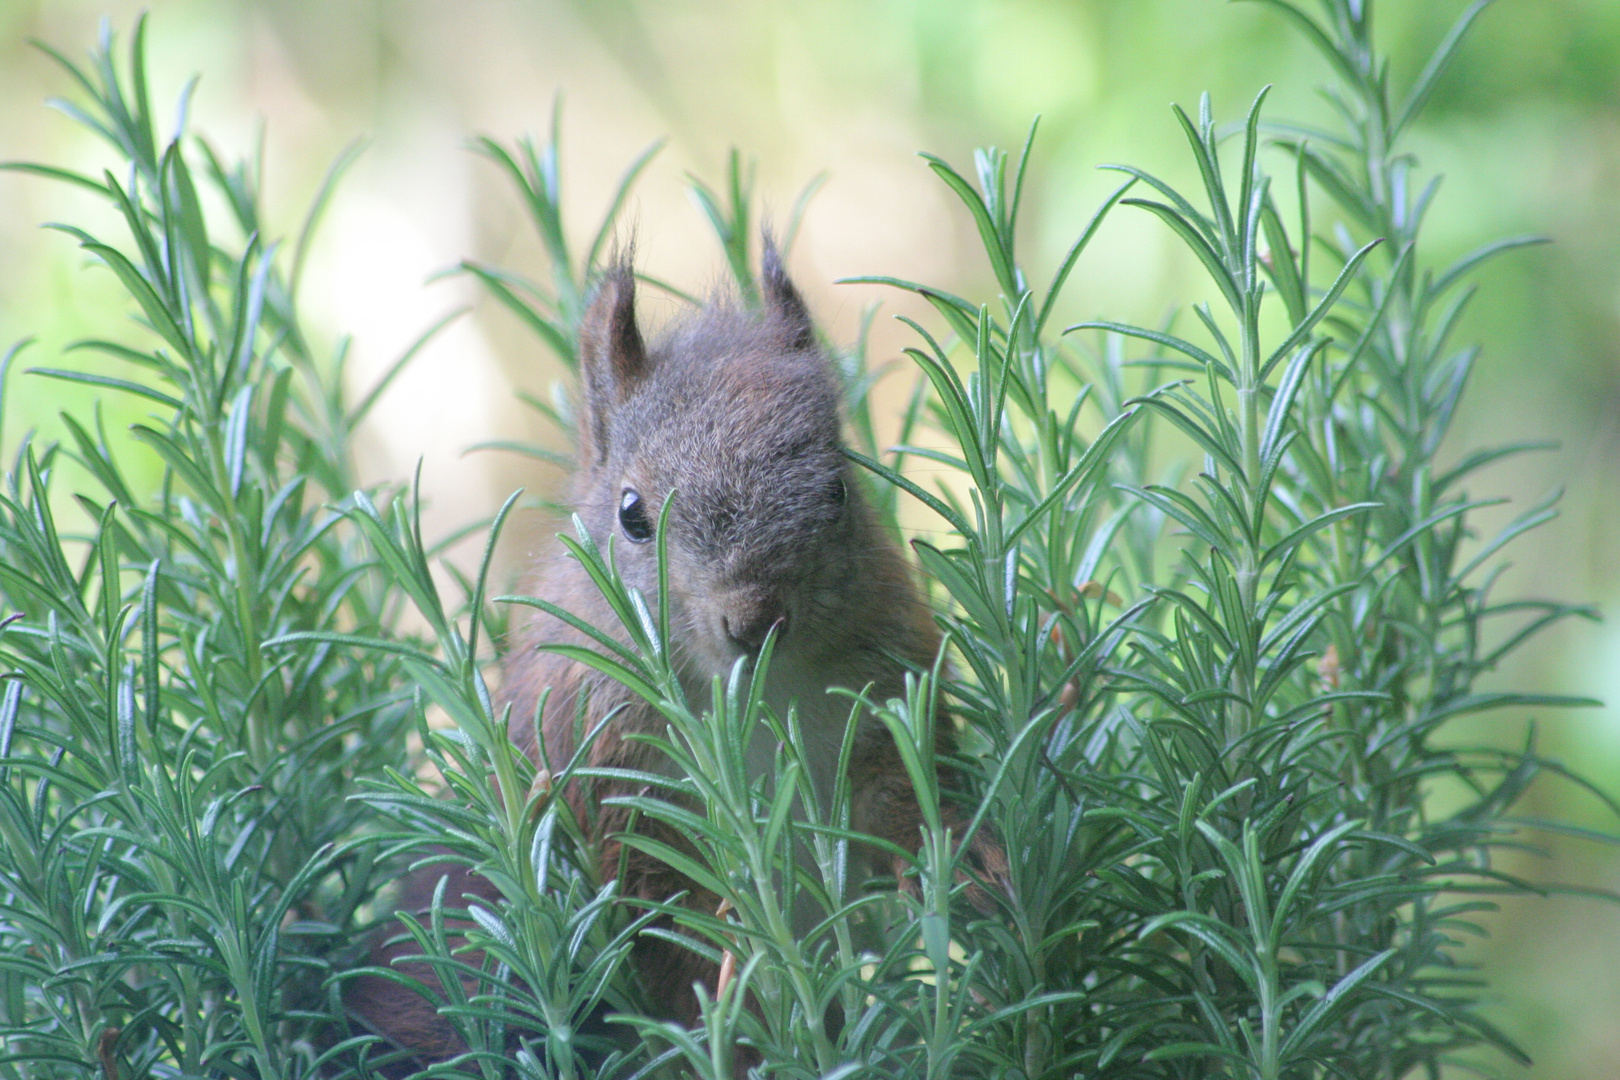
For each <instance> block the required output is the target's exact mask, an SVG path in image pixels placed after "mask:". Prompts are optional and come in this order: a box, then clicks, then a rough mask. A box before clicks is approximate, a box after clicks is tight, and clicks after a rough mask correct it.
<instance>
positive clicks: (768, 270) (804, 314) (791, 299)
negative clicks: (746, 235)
mask: <svg viewBox="0 0 1620 1080" xmlns="http://www.w3.org/2000/svg"><path fill="white" fill-rule="evenodd" d="M760 238H761V240H762V241H763V242H764V243H763V248H764V254H763V255H762V256H761V257H760V276H761V277H762V278H763V279H764V284H765V308H766V310H767V311H768V312H769V313H770V315H771V317H772V318H773V319H775V320H776V321H777V322H779V323H781V324H782V326H783V327H784V328H786V330H787V331H788V341H789V342H790V343H791V344H792V346H793V348H795V349H810V348H814V347H815V344H816V328H815V326H814V325H813V324H812V323H811V322H810V309H809V308H807V307H806V306H805V303H804V297H802V296H800V295H799V290H798V289H797V288H795V287H794V285H793V281H792V279H790V278H789V277H788V275H787V271H786V270H785V269H783V267H782V256H781V255H780V254H779V253H778V252H777V250H776V238H775V237H774V236H772V235H771V231H770V229H762V230H761V236H760Z"/></svg>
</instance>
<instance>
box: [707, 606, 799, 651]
mask: <svg viewBox="0 0 1620 1080" xmlns="http://www.w3.org/2000/svg"><path fill="white" fill-rule="evenodd" d="M787 622H788V615H787V606H786V605H785V604H784V603H783V602H782V600H781V598H780V597H776V596H758V595H755V596H733V597H731V599H730V602H729V603H728V604H727V605H726V610H725V612H724V613H722V614H721V616H720V628H721V629H722V630H724V631H725V634H726V637H727V639H728V640H730V642H731V643H732V644H733V645H735V646H736V647H737V648H739V649H742V650H744V651H745V652H751V653H757V652H759V649H760V646H762V645H764V644H765V635H767V634H769V633H770V632H771V628H772V627H775V628H776V634H777V637H778V638H780V637H781V636H782V635H783V634H785V633H787Z"/></svg>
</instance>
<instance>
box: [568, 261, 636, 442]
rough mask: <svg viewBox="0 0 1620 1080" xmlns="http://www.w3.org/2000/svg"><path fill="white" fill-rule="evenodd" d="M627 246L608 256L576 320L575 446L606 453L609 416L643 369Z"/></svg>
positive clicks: (634, 279) (633, 272)
mask: <svg viewBox="0 0 1620 1080" xmlns="http://www.w3.org/2000/svg"><path fill="white" fill-rule="evenodd" d="M631 260H632V252H630V251H626V252H625V253H624V254H622V255H621V256H619V257H618V258H617V259H615V260H614V261H613V264H612V265H611V266H609V267H608V270H607V273H606V274H605V275H603V277H602V283H601V284H600V285H599V286H598V287H597V290H596V296H595V297H594V298H593V299H592V300H591V303H590V306H589V307H588V308H586V309H585V317H584V319H582V320H581V322H580V326H579V372H580V380H581V382H582V383H583V384H584V390H585V408H584V410H583V411H582V412H581V414H580V442H581V450H584V449H585V448H586V447H590V448H591V449H592V450H593V451H594V452H595V460H596V461H597V462H598V463H600V462H602V461H604V460H606V458H607V452H608V447H609V445H611V438H610V432H609V430H608V425H609V419H610V417H611V415H612V413H613V411H614V409H615V408H616V407H617V406H618V405H619V403H620V402H622V401H624V399H625V398H627V397H629V396H630V392H631V391H632V390H633V389H634V388H635V385H636V384H637V383H639V382H640V381H641V380H642V379H643V378H645V377H646V375H647V372H648V370H649V365H648V362H647V349H646V346H645V345H644V344H643V343H642V340H641V330H640V328H639V327H637V326H636V275H635V271H634V269H633V268H632V261H631Z"/></svg>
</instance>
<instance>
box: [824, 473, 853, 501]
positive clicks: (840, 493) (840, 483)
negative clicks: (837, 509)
mask: <svg viewBox="0 0 1620 1080" xmlns="http://www.w3.org/2000/svg"><path fill="white" fill-rule="evenodd" d="M827 496H828V498H830V499H831V500H832V504H833V505H834V506H843V505H844V503H846V502H848V501H849V488H848V487H846V486H845V485H844V478H843V477H842V476H840V477H837V478H836V479H834V480H833V482H832V483H831V484H830V485H829V486H828V488H827Z"/></svg>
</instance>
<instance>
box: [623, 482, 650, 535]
mask: <svg viewBox="0 0 1620 1080" xmlns="http://www.w3.org/2000/svg"><path fill="white" fill-rule="evenodd" d="M619 528H621V529H623V530H624V535H625V536H627V537H629V538H630V542H631V543H633V544H645V543H646V542H647V541H649V540H651V539H652V538H653V533H654V529H653V524H652V522H650V521H648V520H647V507H646V504H645V503H643V502H642V501H641V496H640V495H638V494H636V493H635V492H634V491H632V490H630V489H629V488H625V489H624V496H623V498H621V499H620V500H619Z"/></svg>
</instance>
